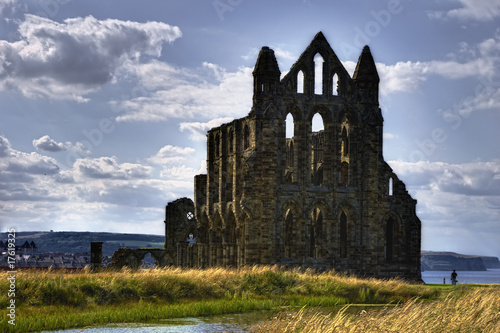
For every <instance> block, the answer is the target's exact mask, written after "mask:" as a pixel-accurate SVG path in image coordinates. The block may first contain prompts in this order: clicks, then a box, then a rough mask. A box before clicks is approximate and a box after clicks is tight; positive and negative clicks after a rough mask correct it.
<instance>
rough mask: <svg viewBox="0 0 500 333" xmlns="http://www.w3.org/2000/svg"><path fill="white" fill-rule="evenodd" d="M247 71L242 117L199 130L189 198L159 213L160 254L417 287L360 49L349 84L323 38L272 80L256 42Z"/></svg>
mask: <svg viewBox="0 0 500 333" xmlns="http://www.w3.org/2000/svg"><path fill="white" fill-rule="evenodd" d="M253 76H254V87H253V106H252V109H251V110H250V112H249V114H248V115H247V116H246V117H244V118H241V119H236V120H234V121H232V122H230V123H227V124H223V125H221V126H219V127H216V128H212V129H211V130H210V131H208V134H207V174H206V175H198V176H196V177H195V189H194V191H195V194H194V202H191V201H190V200H189V199H180V201H179V200H177V201H174V202H172V203H169V206H168V207H167V210H168V211H169V213H168V214H167V217H166V220H165V223H166V239H165V249H166V250H168V252H169V253H171V254H172V255H176V256H185V258H178V259H177V260H175V259H174V261H175V262H177V263H182V264H181V265H182V266H190V267H193V266H194V267H208V266H225V267H239V266H242V265H254V264H277V265H283V266H286V267H297V266H298V267H312V268H317V269H335V270H337V271H344V272H348V273H352V274H356V275H360V276H374V277H379V278H390V277H401V278H404V279H407V280H414V281H420V280H421V273H420V241H421V223H420V220H419V218H418V217H417V215H416V212H415V207H416V200H414V199H412V198H411V196H410V195H409V194H408V192H407V190H406V187H405V185H404V183H403V182H402V181H400V180H399V179H398V177H397V175H396V174H395V173H394V172H393V170H392V169H391V167H390V166H389V165H388V164H387V163H386V162H385V161H384V158H383V155H382V133H383V128H382V127H383V118H382V112H381V110H380V108H379V102H378V90H379V81H380V80H379V76H378V74H377V69H376V66H375V62H374V60H373V57H372V54H371V52H370V49H369V48H368V46H365V47H364V48H363V51H362V52H361V55H360V57H359V60H358V63H357V66H356V70H355V72H354V75H353V77H351V76H350V75H349V73H348V72H347V71H346V69H345V68H344V66H343V65H342V63H341V62H340V60H339V59H338V58H337V56H336V54H335V52H334V51H333V50H332V48H331V47H330V45H329V43H328V41H327V40H326V38H325V37H324V35H323V34H322V33H321V32H319V33H318V34H317V35H316V36H315V37H314V39H313V40H312V42H311V44H310V45H309V46H308V47H307V48H306V50H305V51H304V52H303V53H302V55H301V56H300V57H299V59H298V60H297V62H296V63H295V64H294V65H293V66H292V67H291V68H290V71H289V72H288V73H287V74H286V75H285V76H284V77H283V78H282V79H281V78H280V77H281V72H280V69H279V67H278V63H277V61H276V57H275V55H274V51H273V50H272V49H270V48H268V47H263V48H262V49H261V51H260V53H259V56H258V59H257V63H256V65H255V69H254V71H253ZM221 98H224V96H221ZM315 115H319V116H321V117H320V119H321V120H322V121H323V128H322V129H320V130H315V129H313V126H312V123H313V117H314V116H315ZM287 122H288V124H287ZM287 125H288V128H290V129H291V128H293V134H288V135H287V129H286V128H287ZM290 132H291V131H290ZM188 200H189V201H188ZM176 205H179V209H174V208H175V206H176ZM191 210H192V213H193V214H194V218H188V215H187V214H188V213H189V212H191ZM174 211H177V214H171V212H174ZM169 214H170V215H169ZM189 216H190V215H189ZM188 234H192V235H193V237H194V241H190V242H186V237H188ZM193 247H195V248H196V249H189V248H193Z"/></svg>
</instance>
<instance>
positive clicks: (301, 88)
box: [297, 71, 304, 94]
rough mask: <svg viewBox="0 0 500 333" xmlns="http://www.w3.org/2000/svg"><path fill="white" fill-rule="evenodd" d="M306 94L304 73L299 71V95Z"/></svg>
mask: <svg viewBox="0 0 500 333" xmlns="http://www.w3.org/2000/svg"><path fill="white" fill-rule="evenodd" d="M303 93H304V72H303V71H299V73H298V74H297V94H303Z"/></svg>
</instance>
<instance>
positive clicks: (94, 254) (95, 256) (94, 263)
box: [90, 242, 103, 271]
mask: <svg viewBox="0 0 500 333" xmlns="http://www.w3.org/2000/svg"><path fill="white" fill-rule="evenodd" d="M102 244H103V242H90V268H91V269H92V270H93V271H97V270H99V269H101V266H102Z"/></svg>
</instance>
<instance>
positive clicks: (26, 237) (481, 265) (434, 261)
mask: <svg viewBox="0 0 500 333" xmlns="http://www.w3.org/2000/svg"><path fill="white" fill-rule="evenodd" d="M6 239H7V233H5V232H4V233H0V240H3V241H5V240H6ZM25 241H28V242H31V241H34V242H35V243H36V245H37V247H38V252H39V253H48V252H62V253H72V254H74V253H83V252H90V242H104V244H103V246H102V252H103V255H105V256H112V255H113V253H114V252H115V251H116V250H118V249H119V248H121V247H128V248H131V249H134V248H140V247H151V248H163V244H164V242H165V236H164V235H143V234H121V233H109V232H78V231H54V232H49V231H25V232H17V233H16V244H17V245H22V244H23V243H24V242H25ZM421 262H422V264H421V266H422V271H432V270H434V271H450V270H453V269H456V270H459V271H485V270H486V269H488V268H500V261H499V260H498V258H497V257H485V256H474V255H465V254H459V253H454V252H433V251H422V254H421Z"/></svg>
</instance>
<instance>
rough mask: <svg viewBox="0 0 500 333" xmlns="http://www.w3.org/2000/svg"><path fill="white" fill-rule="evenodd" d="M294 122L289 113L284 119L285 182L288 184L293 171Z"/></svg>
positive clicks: (291, 180)
mask: <svg viewBox="0 0 500 333" xmlns="http://www.w3.org/2000/svg"><path fill="white" fill-rule="evenodd" d="M294 127H295V122H294V119H293V115H292V114H291V113H289V114H288V115H287V116H286V119H285V144H286V147H285V149H286V161H285V182H286V183H288V184H291V183H293V173H294V158H295V150H294V143H293V137H294V134H295V129H294Z"/></svg>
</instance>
